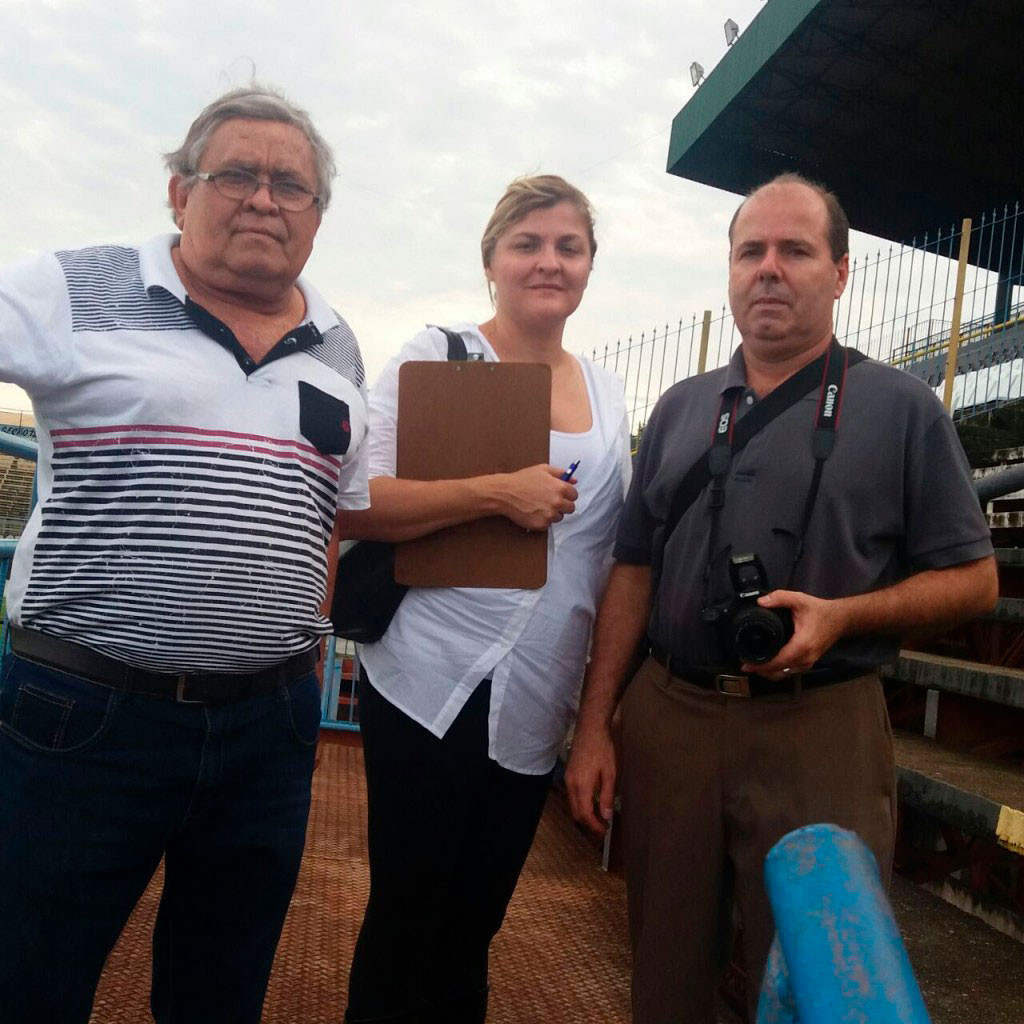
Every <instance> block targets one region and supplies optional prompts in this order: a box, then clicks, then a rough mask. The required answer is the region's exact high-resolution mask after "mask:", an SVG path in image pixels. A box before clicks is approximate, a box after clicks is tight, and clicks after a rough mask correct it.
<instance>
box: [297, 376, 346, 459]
mask: <svg viewBox="0 0 1024 1024" xmlns="http://www.w3.org/2000/svg"><path fill="white" fill-rule="evenodd" d="M299 430H300V431H301V432H302V436H303V437H304V438H305V439H306V440H307V441H309V442H310V444H312V445H313V446H314V447H315V448H316V449H317V450H318V451H321V452H323V454H324V455H344V454H345V453H346V452H347V451H348V446H349V443H350V442H351V440H352V423H351V420H350V418H349V408H348V403H347V402H343V401H342V400H341V399H340V398H335V397H334V395H329V394H327V392H326V391H321V390H320V389H319V388H316V387H313V385H312V384H308V383H306V381H304V380H300V381H299Z"/></svg>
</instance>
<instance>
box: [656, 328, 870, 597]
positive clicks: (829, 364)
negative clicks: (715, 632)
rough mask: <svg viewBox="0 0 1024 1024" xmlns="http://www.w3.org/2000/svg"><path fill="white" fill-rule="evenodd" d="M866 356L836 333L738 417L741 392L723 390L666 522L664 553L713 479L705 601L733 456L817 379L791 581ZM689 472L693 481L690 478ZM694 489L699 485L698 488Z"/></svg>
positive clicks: (704, 582)
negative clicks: (703, 448)
mask: <svg viewBox="0 0 1024 1024" xmlns="http://www.w3.org/2000/svg"><path fill="white" fill-rule="evenodd" d="M865 358H866V357H865V356H864V354H863V353H862V352H858V351H856V350H855V349H850V348H844V347H843V346H842V345H840V344H839V342H838V341H836V339H835V337H833V338H832V343H831V344H830V345H829V347H828V349H826V351H825V352H824V353H822V355H820V356H819V357H818V358H817V359H815V360H813V361H812V362H810V363H808V364H807V365H806V366H804V367H801V369H799V370H798V371H797V372H796V373H794V374H793V375H792V376H791V377H789V378H787V379H786V380H785V381H783V382H782V384H780V385H779V386H778V387H777V388H775V390H774V391H772V392H770V393H769V394H768V395H766V396H765V397H764V398H763V399H762V400H761V401H760V402H758V403H757V404H756V405H755V406H754V407H753V408H752V409H751V410H750V412H749V413H747V414H746V415H745V416H744V417H743V418H742V419H740V420H737V413H738V411H739V400H740V396H739V394H738V393H736V394H734V395H730V394H724V395H723V396H722V404H721V407H720V408H719V411H718V416H717V418H716V420H715V426H714V433H713V435H712V440H711V447H710V448H709V449H708V451H707V452H706V453H705V454H704V455H703V456H701V458H700V459H698V460H697V462H696V463H694V465H693V466H692V467H691V468H690V470H689V471H688V472H687V473H686V475H685V476H684V477H683V481H682V483H681V484H680V485H679V489H678V490H677V491H676V496H675V498H673V501H672V507H671V509H670V511H669V518H668V520H667V521H666V526H665V534H664V537H665V542H664V544H663V545H662V552H664V550H665V544H667V543H668V538H669V537H670V536H671V533H672V531H673V530H674V529H675V527H676V526H677V525H678V523H679V520H680V519H681V518H682V516H683V513H684V512H685V511H686V509H688V508H689V507H690V505H692V504H693V502H694V501H695V500H696V499H697V497H698V496H699V495H700V493H701V492H702V491H703V490H704V488H705V487H706V486H707V485H708V483H709V482H710V484H711V499H710V509H711V537H710V544H709V550H708V564H707V566H706V567H705V569H704V580H703V584H704V594H703V604H704V605H706V604H707V602H708V589H709V586H710V578H711V565H712V562H713V561H714V559H715V552H716V549H717V544H718V521H719V515H720V513H721V510H722V508H723V507H724V506H725V480H726V477H727V475H728V473H729V466H730V464H731V462H732V457H733V455H734V454H736V452H739V451H742V449H743V448H744V447H745V446H746V444H747V442H748V441H750V439H751V438H752V437H754V436H755V435H756V434H757V433H759V432H760V431H761V430H763V429H764V428H765V427H766V426H767V425H768V424H769V423H771V421H772V420H774V419H775V418H776V416H779V415H780V414H781V413H783V412H785V411H786V410H787V409H788V408H790V406H792V405H794V404H795V403H796V402H798V401H799V400H800V399H801V398H803V397H804V396H805V395H806V394H807V393H808V391H810V390H812V389H813V387H814V385H815V384H818V383H819V382H820V384H819V394H818V408H817V412H816V414H815V423H814V433H813V435H812V441H811V450H812V453H813V455H814V473H813V475H812V477H811V486H810V488H809V490H808V493H807V498H806V500H805V502H804V514H803V522H802V523H801V525H800V532H799V534H798V536H797V547H796V553H795V556H794V558H793V562H792V564H791V565H790V569H789V576H788V579H787V581H786V588H787V589H788V588H789V587H790V585H791V584H792V582H793V577H794V575H795V573H796V567H797V564H798V563H799V561H800V558H801V557H802V555H803V549H804V535H805V534H806V533H807V527H808V525H809V523H810V521H811V515H812V513H813V512H814V505H815V503H816V502H817V499H818V490H819V488H820V486H821V474H822V471H823V470H824V468H825V460H826V459H828V457H829V455H831V454H832V449H833V448H834V447H835V441H836V430H837V428H838V425H839V413H840V410H841V407H842V398H843V391H844V388H845V384H846V372H847V370H848V369H849V367H851V366H853V365H854V364H856V363H859V362H860V361H861V360H863V359H865ZM691 477H692V478H693V480H692V481H691ZM695 488H696V489H695ZM684 502H685V504H684Z"/></svg>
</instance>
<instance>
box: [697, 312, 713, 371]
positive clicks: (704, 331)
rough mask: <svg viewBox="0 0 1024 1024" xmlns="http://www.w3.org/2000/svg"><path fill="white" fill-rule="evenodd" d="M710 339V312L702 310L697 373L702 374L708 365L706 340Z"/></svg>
mask: <svg viewBox="0 0 1024 1024" xmlns="http://www.w3.org/2000/svg"><path fill="white" fill-rule="evenodd" d="M710 337H711V310H710V309H705V310H704V323H702V324H701V327H700V356H699V357H698V359H697V372H698V373H703V372H704V371H705V370H706V369H707V365H708V338H710Z"/></svg>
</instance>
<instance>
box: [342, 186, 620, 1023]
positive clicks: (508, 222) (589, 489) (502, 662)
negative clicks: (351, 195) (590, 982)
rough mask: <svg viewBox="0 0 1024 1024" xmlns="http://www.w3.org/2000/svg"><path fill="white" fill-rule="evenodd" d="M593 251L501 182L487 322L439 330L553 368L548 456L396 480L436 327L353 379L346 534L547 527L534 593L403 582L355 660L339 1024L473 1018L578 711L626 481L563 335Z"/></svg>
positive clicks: (564, 216) (616, 413)
mask: <svg viewBox="0 0 1024 1024" xmlns="http://www.w3.org/2000/svg"><path fill="white" fill-rule="evenodd" d="M596 250H597V243H596V242H595V240H594V227H593V215H592V211H591V208H590V204H589V202H588V201H587V199H586V197H585V196H584V195H583V193H581V192H580V191H579V190H578V189H575V188H573V186H571V185H569V184H568V183H567V182H565V181H564V180H563V179H561V178H559V177H556V176H554V175H538V176H535V177H530V178H521V179H518V180H517V181H514V182H513V183H512V184H511V185H510V186H509V188H508V190H507V191H506V193H505V195H504V196H503V197H502V198H501V200H500V201H499V203H498V205H497V207H496V208H495V210H494V213H493V215H492V216H491V219H490V222H489V223H488V225H487V228H486V230H485V232H484V236H483V239H482V241H481V254H482V257H483V265H484V271H485V274H486V276H487V280H488V287H489V289H490V290H491V297H492V301H493V302H494V316H493V318H492V319H490V320H489V321H487V322H486V323H483V324H480V325H479V326H476V325H473V324H458V325H455V326H454V327H453V328H452V330H454V331H456V332H457V333H458V334H459V335H460V336H461V337H462V340H463V341H464V343H465V345H466V349H467V351H468V352H469V353H470V357H471V358H473V357H474V356H475V357H477V358H481V357H482V358H483V359H485V360H503V361H507V362H535V363H546V364H548V365H549V366H550V367H551V377H552V392H551V448H550V455H549V461H550V464H548V465H538V466H531V467H529V468H527V469H523V470H520V471H519V472H516V473H507V474H505V473H498V474H491V475H487V476H481V477H474V478H471V479H468V480H441V481H414V480H398V479H395V425H396V416H397V404H398V403H397V399H398V368H399V366H400V365H401V364H402V363H404V362H406V361H407V360H410V359H435V360H443V359H445V358H446V356H447V341H446V339H445V336H444V334H443V332H441V331H440V330H438V329H436V328H433V329H431V328H428V329H427V330H426V331H423V332H421V333H420V334H418V335H417V336H416V337H415V338H413V339H412V341H410V342H409V343H408V344H407V345H406V346H405V347H404V348H403V349H402V351H401V352H400V353H399V355H398V356H397V357H396V358H395V359H393V360H392V361H391V363H390V364H389V365H388V366H387V367H386V368H385V370H384V372H383V374H382V375H381V378H380V380H379V381H378V382H377V384H376V385H375V387H374V388H373V389H372V390H371V392H370V434H369V444H370V476H371V478H372V479H371V481H370V494H371V502H372V507H371V508H370V509H369V510H366V511H364V512H353V513H343V515H344V519H343V523H342V528H343V535H344V536H349V537H368V538H376V539H382V540H392V541H399V540H408V539H411V538H413V537H419V536H422V535H424V534H427V533H431V532H433V531H435V530H438V529H441V528H442V527H446V526H451V525H454V524H457V523H461V522H466V521H469V520H473V519H478V518H482V517H484V516H493V515H504V516H507V517H508V518H509V519H511V520H512V521H513V522H514V523H516V524H517V525H519V526H521V527H523V528H525V529H528V530H549V542H548V577H547V583H546V584H545V585H544V587H542V588H541V589H539V590H489V589H469V588H436V589H435V588H414V589H412V590H410V591H409V593H408V594H407V595H406V597H405V600H404V601H403V603H402V604H401V606H400V607H399V609H398V612H397V613H396V615H395V617H394V619H393V620H392V622H391V625H390V627H389V629H388V631H387V633H386V634H385V635H384V637H383V638H382V639H381V640H380V641H379V642H377V643H375V644H368V645H366V647H365V648H364V649H363V651H362V663H363V672H362V675H361V678H360V691H359V692H360V721H361V726H362V733H363V745H364V753H365V759H366V776H367V790H368V797H369V853H370V899H369V904H368V906H367V910H366V916H365V918H364V921H363V926H362V929H361V931H360V935H359V941H358V943H357V945H356V951H355V956H354V958H353V963H352V973H351V977H350V982H349V1005H348V1011H347V1013H346V1018H345V1019H346V1020H347V1021H349V1022H350V1024H361V1022H375V1021H382V1022H383V1021H389V1022H405V1024H412V1022H417V1024H425V1022H435V1021H436V1022H441V1021H444V1022H445V1024H478V1022H481V1021H483V1020H484V1018H485V1016H486V1005H487V949H488V945H489V944H490V941H491V939H492V938H493V936H494V935H495V933H496V932H497V931H498V928H499V927H500V926H501V922H502V919H503V917H504V915H505V909H506V907H507V906H508V902H509V900H510V898H511V896H512V892H513V890H514V888H515V885H516V881H517V880H518V877H519V872H520V871H521V869H522V866H523V863H524V861H525V860H526V855H527V853H528V851H529V848H530V844H531V843H532V841H533V836H534V833H535V831H536V828H537V824H538V822H539V820H540V815H541V811H542V809H543V806H544V799H545V796H546V794H547V790H548V786H549V783H550V780H551V775H552V771H553V769H554V766H555V763H556V760H557V757H558V751H559V748H560V746H561V744H562V742H563V740H564V737H565V733H566V730H567V728H568V726H569V724H570V721H571V719H572V716H573V714H574V713H575V710H576V704H577V700H578V696H579V688H580V681H581V679H582V675H583V666H584V662H585V660H586V654H587V648H588V644H589V641H590V630H591V626H592V624H593V620H594V615H595V611H596V607H597V603H598V601H599V599H600V596H601V592H602V591H603V589H604V585H605V582H606V579H607V574H608V569H609V566H610V564H611V546H612V540H613V537H614V531H615V524H616V520H617V518H618V513H619V510H620V508H621V505H622V501H623V497H624V495H625V490H626V485H627V483H628V476H629V431H628V424H627V419H626V408H625V401H624V397H623V392H622V383H621V381H620V380H619V379H618V378H617V377H615V376H614V375H613V374H611V373H609V372H608V371H606V370H604V369H602V368H601V367H598V366H595V365H594V364H592V363H590V362H589V361H587V360H581V359H577V358H576V357H575V356H573V355H571V354H570V353H569V352H567V351H566V350H565V349H564V348H563V347H562V334H563V331H564V329H565V322H566V320H567V318H568V317H569V316H570V315H571V314H572V312H573V311H574V310H575V309H576V307H577V306H578V305H579V303H580V300H581V299H582V297H583V292H584V289H585V288H586V286H587V280H588V278H589V276H590V271H591V268H592V266H593V259H594V254H595V252H596ZM575 462H578V463H579V469H578V470H577V472H576V473H575V475H574V477H573V479H571V480H569V481H565V480H563V479H562V476H563V473H564V471H565V469H566V468H567V467H568V466H569V465H571V464H572V463H575ZM549 528H550V529H549Z"/></svg>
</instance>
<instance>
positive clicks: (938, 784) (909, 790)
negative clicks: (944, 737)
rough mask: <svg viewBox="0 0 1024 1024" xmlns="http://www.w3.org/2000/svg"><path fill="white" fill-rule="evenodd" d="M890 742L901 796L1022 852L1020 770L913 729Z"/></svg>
mask: <svg viewBox="0 0 1024 1024" xmlns="http://www.w3.org/2000/svg"><path fill="white" fill-rule="evenodd" d="M893 743H894V746H895V751H896V773H897V777H898V783H899V796H900V800H901V801H902V802H904V803H906V804H908V805H909V806H911V807H913V808H914V809H915V810H918V811H921V812H922V813H924V814H927V815H929V816H931V817H933V818H939V819H940V820H942V821H944V822H947V823H948V824H950V825H954V826H955V827H956V828H958V829H960V830H961V831H963V832H967V833H969V834H970V835H975V836H979V837H980V838H982V839H994V840H995V841H996V842H997V843H999V845H1000V846H1003V847H1005V848H1006V849H1008V850H1011V851H1012V852H1013V853H1016V854H1020V855H1022V856H1024V771H1022V770H1020V769H1017V768H1014V767H1012V766H1010V765H1007V764H1002V763H1000V762H996V761H990V760H986V759H984V758H980V757H975V756H974V755H972V754H968V753H965V752H964V751H960V750H951V749H949V748H948V747H944V746H942V744H940V743H936V742H935V741H934V740H930V739H927V738H926V737H924V736H917V735H914V734H913V733H908V732H902V731H897V732H896V733H895V735H894V737H893ZM1022 955H1024V951H1022Z"/></svg>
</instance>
